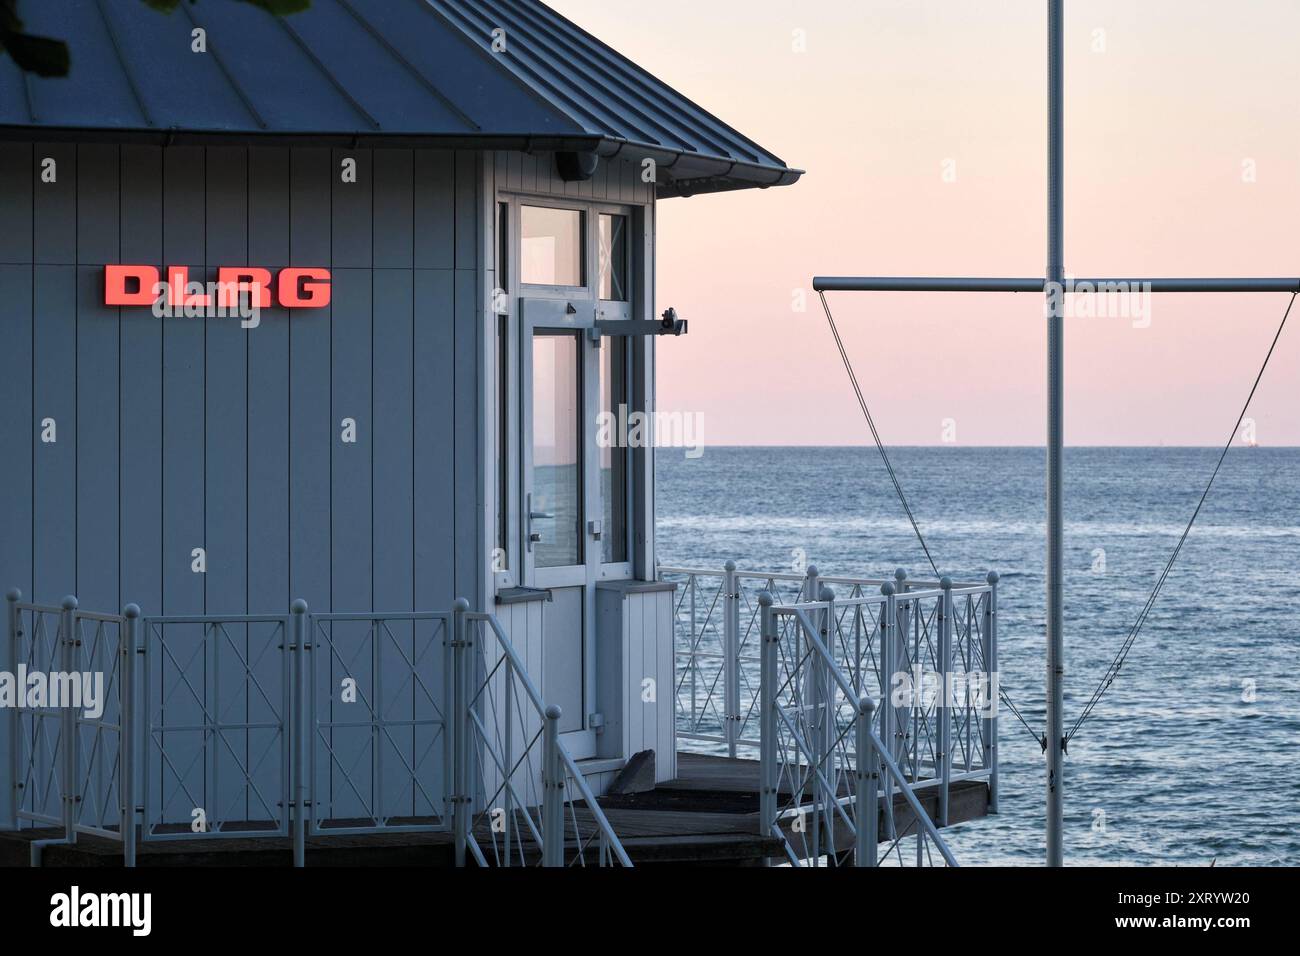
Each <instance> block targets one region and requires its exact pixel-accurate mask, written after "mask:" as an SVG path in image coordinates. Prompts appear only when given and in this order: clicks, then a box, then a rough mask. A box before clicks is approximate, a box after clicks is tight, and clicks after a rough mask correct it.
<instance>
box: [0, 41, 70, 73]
mask: <svg viewBox="0 0 1300 956" xmlns="http://www.w3.org/2000/svg"><path fill="white" fill-rule="evenodd" d="M0 46H3V48H4V49H6V50H8V51H9V55H10V56H11V57H13V61H14V62H15V63H16V64H18V68H19V69H20V70H24V71H26V72H28V73H35V74H36V75H37V76H67V75H68V62H69V57H68V45H67V44H66V43H64V42H63V41H62V40H53V39H51V38H49V37H35V36H32V35H30V34H27V33H8V34H6V35H5V36H4V37H3V39H2V40H0Z"/></svg>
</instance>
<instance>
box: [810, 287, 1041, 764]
mask: <svg viewBox="0 0 1300 956" xmlns="http://www.w3.org/2000/svg"><path fill="white" fill-rule="evenodd" d="M817 294H818V295H819V296H820V297H821V300H822V310H823V311H824V312H825V313H826V321H827V322H828V323H829V324H830V328H831V335H832V336H833V337H834V339H835V347H836V349H838V350H839V353H840V359H841V361H843V362H844V370H845V371H846V372H848V374H849V383H850V384H851V385H852V386H853V394H854V395H856V396H857V399H858V407H859V408H861V409H862V417H863V418H865V419H866V421H867V427H868V428H870V429H871V437H872V438H873V439H874V440H875V443H876V450H877V451H878V452H880V460H881V461H883V462H884V463H885V470H886V471H887V472H888V473H889V480H890V482H892V483H893V486H894V493H895V494H896V495H897V496H898V500H899V502H900V503H901V504H902V506H903V511H904V512H906V513H907V520H908V521H909V522H911V524H912V531H913V532H914V533H915V534H916V540H917V541H919V542H920V544H921V550H922V551H924V552H925V559H926V560H927V561H928V562H930V570H931V571H933V572H934V576H935V577H936V578H938V577H940V576H941V575H940V573H939V566H938V565H937V564H935V561H934V557H933V556H932V555H931V554H930V547H929V545H927V544H926V542H925V535H923V534H922V533H921V526H920V525H919V524H917V521H916V515H915V514H914V513H913V512H912V506H911V504H910V503H909V502H908V500H907V495H906V494H904V493H903V485H902V483H901V482H900V481H899V480H898V474H897V472H895V471H894V466H893V463H892V462H890V460H889V453H888V452H887V451H886V450H885V443H884V441H883V440H882V439H881V437H880V432H879V431H878V430H877V429H876V422H875V420H874V419H873V418H872V417H871V409H870V408H869V407H868V406H867V400H866V398H865V396H863V394H862V387H861V386H860V385H858V376H857V373H856V372H854V371H853V363H852V361H850V359H849V353H848V351H847V350H846V349H845V348H844V340H843V339H841V338H840V330H839V328H838V327H836V325H835V317H834V316H833V315H831V307H830V304H829V303H828V302H827V301H826V293H825V292H818V293H817ZM998 696H999V697H1000V698H1001V700H1002V703H1003V704H1005V705H1006V707H1007V709H1008V710H1010V711H1011V713H1012V714H1014V715H1015V717H1016V719H1017V720H1019V721H1020V723H1022V724H1024V727H1025V730H1027V731H1029V733H1030V735H1031V736H1032V737H1033V738H1034V740H1035V742H1037V743H1038V744H1040V745H1043V746H1044V747H1045V745H1044V744H1043V741H1044V737H1043V735H1042V734H1040V733H1038V732H1036V731H1035V730H1034V728H1033V727H1031V726H1029V722H1028V721H1026V720H1025V718H1024V715H1023V714H1021V712H1020V708H1018V707H1017V706H1016V705H1015V704H1014V703H1013V702H1012V700H1011V697H1010V696H1009V695H1008V694H1007V692H1006V691H1005V690H1003V689H1002V687H1000V686H999V687H998Z"/></svg>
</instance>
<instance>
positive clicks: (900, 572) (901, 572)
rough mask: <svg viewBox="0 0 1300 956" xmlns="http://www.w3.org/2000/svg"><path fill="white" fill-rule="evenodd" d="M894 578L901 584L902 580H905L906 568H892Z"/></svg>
mask: <svg viewBox="0 0 1300 956" xmlns="http://www.w3.org/2000/svg"><path fill="white" fill-rule="evenodd" d="M894 580H895V581H897V582H898V583H899V584H902V583H903V582H904V581H906V580H907V568H895V569H894Z"/></svg>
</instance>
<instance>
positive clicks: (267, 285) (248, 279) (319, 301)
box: [104, 265, 330, 309]
mask: <svg viewBox="0 0 1300 956" xmlns="http://www.w3.org/2000/svg"><path fill="white" fill-rule="evenodd" d="M161 282H162V276H161V271H160V270H159V269H157V268H156V267H154V266H133V265H108V266H104V304H105V305H118V306H135V305H139V306H150V305H153V304H154V303H155V302H156V301H157V300H158V297H159V295H161V294H162V290H161V288H160V284H161ZM166 285H167V289H166V296H167V305H169V306H172V307H176V308H180V307H183V306H191V307H193V306H198V307H208V306H211V305H213V296H212V295H211V294H210V293H211V288H209V289H208V291H204V288H203V284H202V283H199V282H191V281H190V268H189V266H168V267H167V280H166ZM254 289H256V290H257V295H256V299H257V301H256V302H255V303H253V305H255V306H256V307H257V308H259V309H266V308H270V307H271V306H272V305H274V304H276V303H275V302H274V301H272V290H273V289H274V291H275V299H277V300H278V301H279V304H280V305H282V306H284V307H285V308H286V309H323V308H325V306H327V305H329V304H330V270H328V269H299V268H294V269H281V270H280V275H279V279H278V281H272V278H271V270H269V269H260V268H256V267H253V266H223V267H222V268H220V269H218V270H217V282H216V303H215V304H216V305H218V306H220V307H223V308H232V307H234V306H235V305H237V304H238V302H239V298H240V293H242V292H251V291H252V290H254Z"/></svg>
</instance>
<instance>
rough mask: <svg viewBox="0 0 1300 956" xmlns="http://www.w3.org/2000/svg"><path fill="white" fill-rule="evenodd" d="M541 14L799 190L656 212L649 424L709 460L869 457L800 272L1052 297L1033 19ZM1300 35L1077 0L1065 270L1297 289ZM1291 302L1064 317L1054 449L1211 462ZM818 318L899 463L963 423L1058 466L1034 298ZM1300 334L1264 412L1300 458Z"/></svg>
mask: <svg viewBox="0 0 1300 956" xmlns="http://www.w3.org/2000/svg"><path fill="white" fill-rule="evenodd" d="M552 5H553V6H554V7H555V8H556V9H558V10H559V11H561V12H562V13H564V14H565V15H566V16H569V17H570V18H572V19H574V20H575V21H576V22H578V23H579V24H581V25H582V26H584V27H585V28H586V29H588V30H589V31H591V32H592V33H594V34H595V35H596V36H598V37H600V38H602V39H604V40H606V41H607V42H609V43H611V44H612V45H614V46H615V47H616V48H618V49H619V50H620V51H622V52H623V53H625V54H626V55H627V56H629V57H631V58H632V59H634V60H636V61H637V62H639V63H641V64H642V65H644V66H645V67H646V68H647V69H649V70H650V71H651V72H653V73H655V74H656V75H658V76H659V77H661V78H662V79H664V80H665V81H667V82H668V83H670V84H672V85H673V86H675V87H676V88H677V89H679V90H681V91H682V92H683V93H685V94H686V95H687V96H689V97H690V98H692V99H694V100H695V101H696V102H698V103H700V104H701V105H702V106H704V107H705V108H707V109H709V110H711V111H712V112H714V113H716V114H717V115H718V116H720V117H721V118H722V119H724V120H726V121H727V122H729V123H731V124H732V125H734V126H736V127H737V128H738V129H740V130H741V131H742V132H744V133H746V134H747V135H749V136H750V137H752V138H753V139H755V140H757V141H758V142H760V143H762V144H763V145H764V146H766V147H768V148H769V149H771V150H773V151H774V152H776V153H777V154H778V155H780V156H781V157H782V158H784V159H785V160H786V161H787V162H788V163H789V164H791V165H793V166H798V167H800V168H803V169H806V170H808V175H807V176H806V177H805V178H804V179H803V181H802V182H800V183H799V184H797V185H795V186H793V187H789V188H785V189H777V190H768V191H758V190H752V191H746V192H740V193H735V194H728V195H719V196H702V197H697V198H693V199H686V200H683V199H675V200H671V201H667V202H664V203H662V204H661V206H660V231H659V275H658V303H659V307H660V308H661V309H662V308H666V307H667V306H669V305H672V306H675V307H676V308H677V310H678V312H679V313H681V315H682V316H683V317H684V318H688V319H689V320H690V322H691V331H690V335H689V336H687V337H686V338H684V339H680V340H670V341H665V342H664V344H663V345H662V346H661V348H660V351H659V355H660V371H659V390H660V392H659V394H660V407H661V408H663V409H667V410H684V411H690V412H698V413H701V414H702V415H703V416H704V436H705V438H706V440H707V442H708V443H710V444H717V445H725V444H860V443H862V442H864V441H866V440H868V436H867V433H866V430H865V426H864V424H863V423H862V421H861V418H860V414H859V412H858V410H857V407H856V405H855V404H854V402H853V398H852V393H851V391H850V389H849V386H848V382H847V379H846V377H845V374H844V371H843V369H842V367H841V366H840V365H839V359H838V357H837V355H836V354H835V352H834V350H833V345H832V341H831V338H830V333H829V331H828V330H827V328H826V322H825V318H824V316H823V315H822V313H821V309H820V306H819V305H818V304H817V301H816V298H815V296H813V295H812V293H811V292H809V293H808V309H807V311H806V312H803V313H799V312H797V311H795V310H794V308H793V306H792V303H793V301H794V295H795V290H798V289H807V288H809V283H810V279H811V277H812V276H813V275H815V274H827V275H834V274H852V275H862V274H872V275H1018V276H1019V275H1024V276H1032V275H1042V274H1043V270H1044V262H1045V258H1046V253H1045V235H1046V228H1045V192H1046V185H1045V171H1044V165H1045V157H1046V82H1045V72H1046V67H1045V56H1046V53H1045V30H1046V15H1045V9H1046V4H1045V3H1043V2H1042V0H981V2H978V3H973V2H963V0H747V2H746V3H744V4H740V3H735V2H725V3H721V2H718V3H713V2H700V0H656V2H655V3H653V4H641V3H636V2H631V0H616V2H609V0H552ZM742 9H743V15H738V13H739V11H740V10H742ZM796 31H802V33H801V34H798V36H802V37H805V38H806V52H797V51H796V50H795V46H796V42H795V41H796V39H797V35H796ZM1099 31H1100V32H1099ZM1298 36H1300V4H1297V3H1295V2H1294V0H1247V2H1240V3H1224V2H1222V0H1142V2H1140V3H1135V2H1133V0H1069V2H1067V4H1066V45H1067V51H1066V114H1067V126H1066V152H1067V162H1066V186H1065V189H1066V244H1065V245H1066V249H1065V251H1066V268H1067V271H1068V272H1069V273H1071V274H1074V275H1080V276H1083V275H1116V274H1127V275H1145V276H1155V275H1162V276H1163V275H1168V276H1197V275H1269V276H1297V275H1300V217H1298V215H1297V214H1298V213H1300V56H1298V55H1297V47H1296V37H1298ZM945 170H949V171H955V179H954V181H951V182H946V181H945V176H944V172H945ZM948 178H953V177H951V176H950V177H948ZM1287 298H1288V297H1287V296H1286V295H1248V296H1241V295H1214V296H1184V295H1179V296H1169V295H1165V296H1158V297H1156V298H1155V299H1154V301H1153V302H1152V304H1151V309H1152V312H1151V322H1150V327H1148V328H1134V325H1133V321H1132V320H1131V319H1125V318H1119V317H1115V318H1082V317H1080V318H1075V319H1072V320H1070V321H1069V322H1068V324H1067V359H1066V361H1067V377H1066V395H1067V413H1066V440H1067V442H1068V443H1070V444H1075V445H1121V444H1123V445H1159V444H1167V445H1193V444H1196V445H1214V444H1219V443H1222V442H1223V441H1224V440H1226V438H1227V435H1228V431H1229V429H1230V428H1231V427H1232V423H1233V421H1234V420H1235V417H1236V414H1237V411H1238V410H1239V409H1240V405H1241V402H1242V401H1243V400H1244V399H1245V396H1246V394H1247V392H1248V391H1249V388H1250V383H1251V380H1252V379H1253V377H1254V374H1255V372H1256V371H1257V370H1258V367H1259V363H1260V362H1261V361H1262V359H1263V355H1264V353H1265V351H1266V350H1267V347H1268V343H1269V341H1270V340H1271V338H1272V336H1273V333H1274V331H1275V330H1276V327H1277V322H1278V321H1279V320H1280V318H1281V315H1282V312H1283V309H1284V308H1285V306H1286V302H1287ZM831 305H832V308H833V309H834V311H835V314H836V317H837V319H838V320H839V322H840V325H841V329H842V331H843V333H844V336H845V339H846V342H847V345H848V347H849V349H850V352H851V354H852V356H853V359H854V361H855V364H856V367H857V371H858V375H859V378H860V379H861V381H862V382H863V384H864V386H865V390H866V392H867V397H868V400H869V401H870V402H871V403H872V405H873V411H874V413H875V415H876V418H877V421H878V424H879V425H880V427H881V430H882V432H883V435H884V437H885V439H886V441H888V442H890V443H893V444H937V443H939V442H940V440H941V434H942V430H943V423H944V420H945V419H954V420H955V423H956V430H957V441H958V443H959V444H963V445H1011V444H1015V445H1038V444H1042V442H1043V438H1044V434H1045V432H1044V426H1043V418H1044V385H1045V374H1044V368H1045V358H1044V346H1045V336H1044V323H1043V320H1042V303H1041V300H1040V299H1039V298H1038V297H1037V296H1028V295H1018V296H1016V295H992V296H990V295H982V296H981V295H951V294H949V295H930V294H921V295H916V294H913V295H880V294H861V293H857V294H839V295H835V296H832V297H831ZM1293 322H1294V323H1295V324H1294V325H1293V326H1291V327H1290V328H1289V329H1288V332H1287V334H1286V335H1285V336H1284V338H1283V340H1282V343H1281V344H1280V346H1279V351H1278V354H1277V355H1276V356H1275V358H1274V360H1273V364H1272V365H1271V366H1270V369H1269V373H1268V376H1267V377H1266V379H1265V381H1264V383H1263V385H1262V386H1261V388H1260V391H1259V393H1258V394H1257V396H1256V399H1255V404H1254V406H1252V411H1251V416H1252V417H1253V418H1254V420H1255V422H1256V429H1257V435H1258V440H1259V443H1260V444H1262V445H1300V306H1298V307H1297V310H1296V314H1295V315H1294V316H1293Z"/></svg>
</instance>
